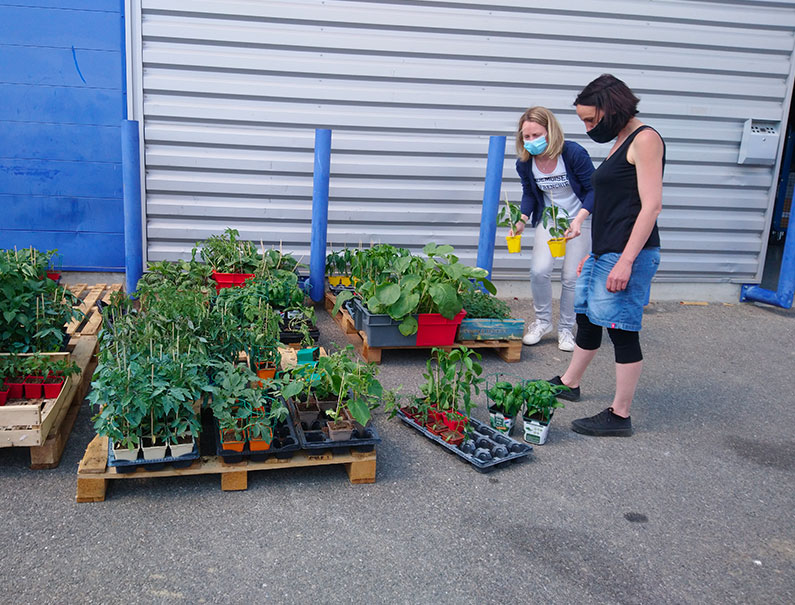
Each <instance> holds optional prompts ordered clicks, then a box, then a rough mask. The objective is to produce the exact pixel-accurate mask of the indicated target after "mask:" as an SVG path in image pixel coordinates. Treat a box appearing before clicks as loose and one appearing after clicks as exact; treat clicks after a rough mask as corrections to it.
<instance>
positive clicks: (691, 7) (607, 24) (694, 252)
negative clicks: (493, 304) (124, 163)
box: [132, 0, 795, 281]
mask: <svg viewBox="0 0 795 605" xmlns="http://www.w3.org/2000/svg"><path fill="white" fill-rule="evenodd" d="M793 8H795V4H793V3H791V2H676V1H655V2H641V1H638V0H604V1H602V2H599V3H593V2H586V1H584V0H583V1H565V0H549V1H539V0H533V1H532V2H531V1H529V0H500V2H499V3H497V4H495V5H492V6H490V5H488V3H483V2H474V1H463V0H462V1H445V2H398V1H387V0H384V1H365V0H326V1H309V0H289V1H224V2H221V1H217V0H216V1H212V0H143V2H142V6H141V13H142V15H141V23H142V25H141V40H140V44H141V51H142V63H143V76H142V81H143V85H142V87H143V96H142V98H141V95H140V91H132V92H133V93H135V92H138V93H139V94H137V102H135V101H134V105H136V103H137V111H138V112H139V113H140V112H141V110H142V111H143V116H144V124H145V130H144V140H145V163H146V198H147V199H146V212H147V225H146V228H147V238H148V256H149V260H158V259H163V258H175V257H177V256H184V255H185V254H186V252H187V251H188V250H189V249H190V246H191V244H192V242H194V241H196V240H198V239H202V238H204V237H206V236H208V235H210V234H212V233H218V232H220V231H221V230H222V229H223V228H225V227H226V226H235V227H237V228H238V229H239V230H240V232H241V234H242V235H243V236H244V237H247V238H250V239H253V240H262V241H264V242H265V243H266V245H267V244H274V243H276V244H278V243H279V242H283V243H284V246H285V248H286V249H289V250H294V251H296V252H297V253H299V254H307V255H308V249H309V245H308V242H309V233H310V216H311V211H310V205H311V187H312V174H311V173H312V165H313V155H312V147H313V137H314V128H317V127H323V128H331V129H332V130H333V138H332V149H333V151H332V176H331V205H330V227H329V240H330V241H331V242H332V244H333V245H335V246H337V245H341V244H348V245H352V244H358V243H359V242H363V243H369V242H371V241H380V242H388V243H393V244H397V245H405V246H409V247H420V246H422V245H423V244H424V243H425V242H428V241H435V242H439V243H442V242H444V243H450V244H453V245H454V246H456V248H457V249H458V251H459V252H460V254H461V256H462V257H463V258H464V259H466V260H467V261H470V262H472V263H474V259H475V256H476V250H477V236H478V224H479V219H480V203H481V199H482V194H483V179H484V176H485V163H486V152H487V148H488V136H489V135H492V134H506V135H508V144H507V155H506V163H505V171H504V177H505V183H504V188H505V190H507V192H508V194H509V196H510V198H511V199H512V200H514V201H517V200H518V199H519V198H520V191H521V187H520V185H519V182H518V179H517V177H516V173H515V170H514V166H513V164H514V152H513V140H512V136H513V132H514V128H515V122H516V120H517V118H518V116H519V115H520V114H521V112H522V111H523V110H524V109H525V108H526V107H528V106H530V105H533V104H542V105H546V106H548V107H550V108H551V109H552V110H553V111H555V112H556V114H557V115H558V116H559V119H560V121H561V123H562V125H563V127H564V130H565V131H566V133H567V136H568V138H570V139H573V140H576V141H578V142H580V143H581V144H583V145H584V146H585V147H586V148H587V149H588V150H589V151H590V152H591V154H592V156H593V158H594V161H595V162H596V163H597V164H598V163H599V162H600V161H601V160H602V159H603V158H604V156H605V154H606V153H607V151H608V149H609V145H601V146H600V145H596V144H593V143H592V142H591V141H590V140H589V139H588V138H587V137H586V136H585V134H584V130H583V127H582V125H581V124H580V122H579V121H578V120H577V118H576V115H575V113H574V110H573V107H572V101H573V99H574V97H575V95H576V93H577V92H578V91H579V90H580V89H581V88H582V87H583V86H584V85H585V84H587V83H588V82H589V81H590V80H591V79H593V78H594V77H596V76H597V75H599V74H601V73H603V72H612V73H614V74H615V75H617V76H619V77H620V78H622V79H624V80H625V81H626V82H627V83H628V84H629V85H630V86H631V87H632V88H633V90H634V91H635V92H636V93H637V94H638V96H640V97H641V105H640V110H641V118H643V119H644V120H646V121H647V122H648V123H650V124H652V125H654V126H655V127H656V128H657V129H658V130H659V131H660V132H661V133H662V134H663V136H664V137H665V139H666V141H667V144H668V165H667V168H666V174H665V194H664V211H663V214H662V216H661V217H660V221H659V222H660V227H661V235H662V239H663V246H664V250H665V251H664V256H663V261H662V264H661V268H660V273H659V274H658V277H659V278H660V279H662V280H670V281H688V280H699V281H710V280H713V281H727V280H731V281H753V280H754V279H756V278H758V277H759V276H760V275H761V269H760V263H761V259H762V256H763V254H764V253H763V250H764V249H765V245H766V241H767V229H768V225H769V219H770V208H771V187H773V184H774V171H775V168H774V167H759V166H740V165H737V163H736V162H737V154H738V149H739V143H740V136H741V132H742V126H743V122H744V121H745V120H746V119H747V118H751V117H753V118H757V119H768V120H781V119H782V117H783V116H785V115H786V112H787V108H788V103H789V97H790V95H789V91H790V90H791V86H792V82H791V79H792V76H791V74H792V70H793V42H794V40H795V37H794V33H795V10H793ZM133 67H135V66H133ZM140 67H141V66H140V65H139V66H138V69H140ZM135 96H136V95H134V97H135ZM138 117H140V116H138ZM529 239H530V238H529V237H527V238H525V248H527V247H529V244H530V241H528V240H529ZM500 242H504V240H502V239H501V238H499V237H498V250H497V253H496V255H495V262H494V267H495V275H496V276H497V277H521V276H526V272H527V268H528V267H529V258H530V254H529V251H526V252H524V253H523V254H522V255H521V256H518V257H517V255H511V256H510V257H509V255H508V254H507V250H506V249H505V246H504V243H500Z"/></svg>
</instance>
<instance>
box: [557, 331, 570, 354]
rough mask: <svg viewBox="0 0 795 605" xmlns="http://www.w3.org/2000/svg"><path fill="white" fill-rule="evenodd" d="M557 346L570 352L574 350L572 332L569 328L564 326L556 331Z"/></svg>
mask: <svg viewBox="0 0 795 605" xmlns="http://www.w3.org/2000/svg"><path fill="white" fill-rule="evenodd" d="M558 348H559V349H560V350H561V351H569V352H571V351H573V350H574V334H572V333H571V330H566V329H565V328H564V329H563V330H561V331H560V332H558Z"/></svg>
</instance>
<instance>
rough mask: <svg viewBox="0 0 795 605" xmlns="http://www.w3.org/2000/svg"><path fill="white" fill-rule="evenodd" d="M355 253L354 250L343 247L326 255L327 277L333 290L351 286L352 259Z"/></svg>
mask: <svg viewBox="0 0 795 605" xmlns="http://www.w3.org/2000/svg"><path fill="white" fill-rule="evenodd" d="M354 255H355V251H354V250H351V249H350V248H342V249H341V250H339V251H337V252H333V251H332V252H329V254H328V256H326V278H327V279H328V285H329V289H330V290H331V291H332V292H335V291H338V290H340V289H343V288H349V287H350V286H351V261H352V260H353V257H354Z"/></svg>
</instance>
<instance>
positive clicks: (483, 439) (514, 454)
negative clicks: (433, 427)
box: [398, 410, 533, 473]
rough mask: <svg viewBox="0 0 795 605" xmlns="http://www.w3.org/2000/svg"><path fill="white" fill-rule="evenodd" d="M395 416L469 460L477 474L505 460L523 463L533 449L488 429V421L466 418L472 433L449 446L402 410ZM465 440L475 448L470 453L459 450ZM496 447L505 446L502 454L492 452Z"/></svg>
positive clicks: (465, 442) (465, 443)
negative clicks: (486, 457) (459, 442)
mask: <svg viewBox="0 0 795 605" xmlns="http://www.w3.org/2000/svg"><path fill="white" fill-rule="evenodd" d="M398 417H399V418H400V419H401V420H402V421H403V422H405V423H406V424H408V425H409V426H410V427H412V428H414V429H416V430H418V431H419V432H420V433H422V434H423V435H425V436H426V437H427V438H428V439H430V440H431V441H435V442H436V443H438V444H439V445H441V446H442V447H444V448H445V449H447V450H449V451H451V452H452V453H454V454H455V455H457V456H459V457H461V458H463V459H464V460H466V461H467V462H469V463H470V464H471V465H472V466H474V467H475V468H476V469H477V470H478V471H480V472H481V473H488V472H489V471H492V470H494V469H495V468H497V467H498V466H506V465H507V464H509V463H513V462H524V461H525V460H526V459H527V456H529V455H530V453H531V452H532V451H533V446H531V445H528V444H526V443H522V442H520V441H516V439H511V438H510V437H508V436H507V435H506V434H504V433H501V432H500V431H498V430H496V429H493V428H491V427H490V426H489V425H488V424H486V423H484V422H480V420H475V419H474V418H470V419H469V424H470V426H471V427H472V429H473V434H472V436H471V437H469V438H467V439H465V440H464V441H463V443H461V445H451V444H450V443H447V442H446V441H445V440H444V439H442V438H441V437H439V436H438V435H434V434H433V433H431V432H430V431H429V430H428V429H427V428H425V427H424V426H421V425H419V424H417V423H416V422H414V421H413V420H412V419H411V418H409V417H408V416H406V414H405V413H404V412H403V411H402V410H401V411H398ZM469 443H471V444H472V445H474V447H475V450H474V452H473V453H467V452H466V451H464V450H463V449H461V448H464V447H465V446H467V444H469ZM499 446H503V447H504V448H505V453H504V455H498V454H502V452H500V451H497V452H495V450H498V448H499ZM481 450H482V451H484V452H485V453H486V454H488V459H487V460H483V459H481V457H480V456H484V457H485V455H484V454H483V453H481Z"/></svg>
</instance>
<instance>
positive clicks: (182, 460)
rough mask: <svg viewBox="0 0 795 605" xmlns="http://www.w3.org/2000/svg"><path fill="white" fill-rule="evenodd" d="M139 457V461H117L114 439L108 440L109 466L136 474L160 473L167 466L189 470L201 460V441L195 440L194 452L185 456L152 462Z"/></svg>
mask: <svg viewBox="0 0 795 605" xmlns="http://www.w3.org/2000/svg"><path fill="white" fill-rule="evenodd" d="M138 456H139V458H138V459H137V460H116V455H115V454H114V453H113V439H108V466H113V467H115V468H116V472H117V473H134V472H135V471H137V470H138V469H139V468H143V469H145V470H147V471H159V470H162V469H163V468H164V467H165V466H166V465H167V464H170V465H171V466H173V467H174V468H187V467H189V466H190V465H191V464H193V461H194V460H196V459H198V458H199V440H198V439H194V441H193V450H192V451H191V452H189V453H187V454H185V455H184V456H166V457H165V458H154V459H152V460H145V459H144V458H143V457H142V456H143V454H141V453H139V454H138Z"/></svg>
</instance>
